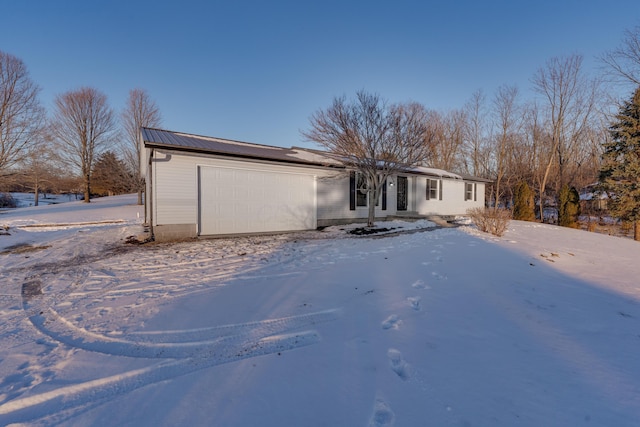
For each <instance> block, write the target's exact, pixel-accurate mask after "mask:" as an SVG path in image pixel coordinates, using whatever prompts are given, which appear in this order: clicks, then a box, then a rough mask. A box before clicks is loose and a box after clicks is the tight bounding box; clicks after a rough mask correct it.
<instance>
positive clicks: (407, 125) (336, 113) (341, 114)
mask: <svg viewBox="0 0 640 427" xmlns="http://www.w3.org/2000/svg"><path fill="white" fill-rule="evenodd" d="M427 119H428V114H427V111H426V110H425V108H424V107H423V106H422V105H420V104H416V103H408V104H396V105H391V106H390V105H388V104H387V102H386V101H384V100H382V99H381V98H380V97H379V96H378V95H375V94H370V93H366V92H364V91H359V92H358V93H357V94H356V99H355V100H354V101H351V102H348V101H347V100H346V98H345V97H344V96H343V97H340V98H334V100H333V103H332V105H331V106H330V107H329V108H327V109H326V110H319V111H317V112H316V113H314V114H313V115H312V116H311V118H310V119H309V121H310V125H311V129H310V130H308V131H306V132H303V133H302V134H303V136H304V137H305V138H306V139H307V140H309V141H313V142H315V143H317V144H319V145H320V146H322V147H323V148H325V149H326V150H327V151H328V152H329V153H331V154H333V155H334V156H335V157H336V158H337V159H338V160H340V161H341V162H343V163H344V164H345V165H346V166H348V167H351V168H354V169H356V170H357V171H358V172H360V173H361V174H362V175H363V176H364V177H365V179H366V189H367V193H368V200H369V203H368V206H369V218H368V225H369V226H373V222H374V218H375V205H376V203H377V202H378V198H379V197H380V194H381V191H382V187H383V185H384V183H385V181H386V179H387V178H388V177H389V176H390V175H393V174H395V173H397V172H398V171H400V170H403V169H406V168H410V167H413V166H417V165H420V164H422V163H423V162H424V161H425V159H426V158H427V156H428V154H429V150H430V149H432V148H433V141H434V135H433V133H432V132H431V129H430V128H429V126H428V120H427Z"/></svg>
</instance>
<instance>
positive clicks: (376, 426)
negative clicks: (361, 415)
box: [369, 398, 396, 427]
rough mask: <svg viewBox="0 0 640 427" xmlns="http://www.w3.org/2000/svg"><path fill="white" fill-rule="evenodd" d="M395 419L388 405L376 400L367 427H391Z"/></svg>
mask: <svg viewBox="0 0 640 427" xmlns="http://www.w3.org/2000/svg"><path fill="white" fill-rule="evenodd" d="M395 418H396V416H395V414H394V413H393V411H392V410H391V408H390V407H389V404H388V403H387V402H385V401H384V400H382V399H380V398H378V399H376V403H375V405H373V415H372V416H371V421H370V422H369V427H391V426H393V425H394V421H395Z"/></svg>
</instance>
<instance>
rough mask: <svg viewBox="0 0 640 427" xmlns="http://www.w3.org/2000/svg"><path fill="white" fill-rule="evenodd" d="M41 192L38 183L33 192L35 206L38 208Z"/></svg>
mask: <svg viewBox="0 0 640 427" xmlns="http://www.w3.org/2000/svg"><path fill="white" fill-rule="evenodd" d="M39 190H40V189H39V188H38V183H37V182H36V185H35V189H34V190H33V206H38V201H39V200H40V191H39Z"/></svg>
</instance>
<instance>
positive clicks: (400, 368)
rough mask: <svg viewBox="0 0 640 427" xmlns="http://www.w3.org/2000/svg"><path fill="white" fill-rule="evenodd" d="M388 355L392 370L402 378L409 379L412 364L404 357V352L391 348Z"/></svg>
mask: <svg viewBox="0 0 640 427" xmlns="http://www.w3.org/2000/svg"><path fill="white" fill-rule="evenodd" d="M387 357H389V366H390V367H391V370H392V371H393V372H395V373H396V374H397V375H398V376H399V377H400V378H402V379H403V380H405V381H406V380H408V379H409V377H411V375H410V372H409V371H410V366H409V364H408V363H407V362H405V360H404V359H403V358H402V353H400V351H399V350H396V349H395V348H390V349H389V351H387Z"/></svg>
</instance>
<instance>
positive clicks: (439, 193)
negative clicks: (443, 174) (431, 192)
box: [438, 180, 442, 200]
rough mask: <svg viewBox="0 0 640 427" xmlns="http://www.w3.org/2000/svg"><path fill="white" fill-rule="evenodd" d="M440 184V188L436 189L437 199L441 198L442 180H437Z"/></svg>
mask: <svg viewBox="0 0 640 427" xmlns="http://www.w3.org/2000/svg"><path fill="white" fill-rule="evenodd" d="M438 182H439V184H440V188H439V191H438V200H442V180H440V181H438Z"/></svg>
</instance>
